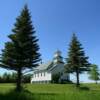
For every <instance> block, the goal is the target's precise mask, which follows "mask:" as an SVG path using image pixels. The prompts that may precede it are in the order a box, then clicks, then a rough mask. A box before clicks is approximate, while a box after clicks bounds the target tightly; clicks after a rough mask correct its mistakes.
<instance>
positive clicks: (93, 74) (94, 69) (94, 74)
mask: <svg viewBox="0 0 100 100" xmlns="http://www.w3.org/2000/svg"><path fill="white" fill-rule="evenodd" d="M88 74H89V78H90V79H91V80H94V81H95V83H96V84H97V81H98V80H100V78H99V75H100V74H99V70H98V66H97V65H95V64H92V65H91V69H90V71H89V73H88Z"/></svg>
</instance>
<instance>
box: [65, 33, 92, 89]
mask: <svg viewBox="0 0 100 100" xmlns="http://www.w3.org/2000/svg"><path fill="white" fill-rule="evenodd" d="M66 62H67V64H66V66H65V68H66V70H67V72H70V73H76V80H77V82H76V86H77V87H79V85H80V82H79V75H80V73H82V72H84V71H88V70H89V66H90V64H89V62H88V57H86V56H85V53H84V50H83V48H82V45H81V44H80V42H79V41H78V39H77V37H76V35H75V34H73V37H72V41H71V43H70V47H69V52H68V58H67V59H66Z"/></svg>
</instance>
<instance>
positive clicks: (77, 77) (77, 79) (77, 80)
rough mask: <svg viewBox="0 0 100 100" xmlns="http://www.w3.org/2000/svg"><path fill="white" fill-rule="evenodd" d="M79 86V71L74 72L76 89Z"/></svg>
mask: <svg viewBox="0 0 100 100" xmlns="http://www.w3.org/2000/svg"><path fill="white" fill-rule="evenodd" d="M79 86H80V82H79V71H78V70H77V71H76V87H79Z"/></svg>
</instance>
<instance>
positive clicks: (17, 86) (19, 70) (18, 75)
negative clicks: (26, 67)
mask: <svg viewBox="0 0 100 100" xmlns="http://www.w3.org/2000/svg"><path fill="white" fill-rule="evenodd" d="M21 80H22V73H21V69H20V68H19V69H18V70H17V85H16V90H17V91H18V92H20V91H21V90H22V86H21Z"/></svg>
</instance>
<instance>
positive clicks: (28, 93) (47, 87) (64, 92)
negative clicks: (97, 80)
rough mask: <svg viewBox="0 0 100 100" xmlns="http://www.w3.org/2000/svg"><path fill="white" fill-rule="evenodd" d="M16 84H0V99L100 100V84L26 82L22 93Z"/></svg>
mask: <svg viewBox="0 0 100 100" xmlns="http://www.w3.org/2000/svg"><path fill="white" fill-rule="evenodd" d="M14 88H15V85H14V84H0V100H100V84H98V85H96V84H82V85H81V87H80V88H79V89H77V88H76V87H75V86H74V85H69V84H26V85H24V88H25V90H24V91H23V92H21V93H16V92H15V91H14Z"/></svg>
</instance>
